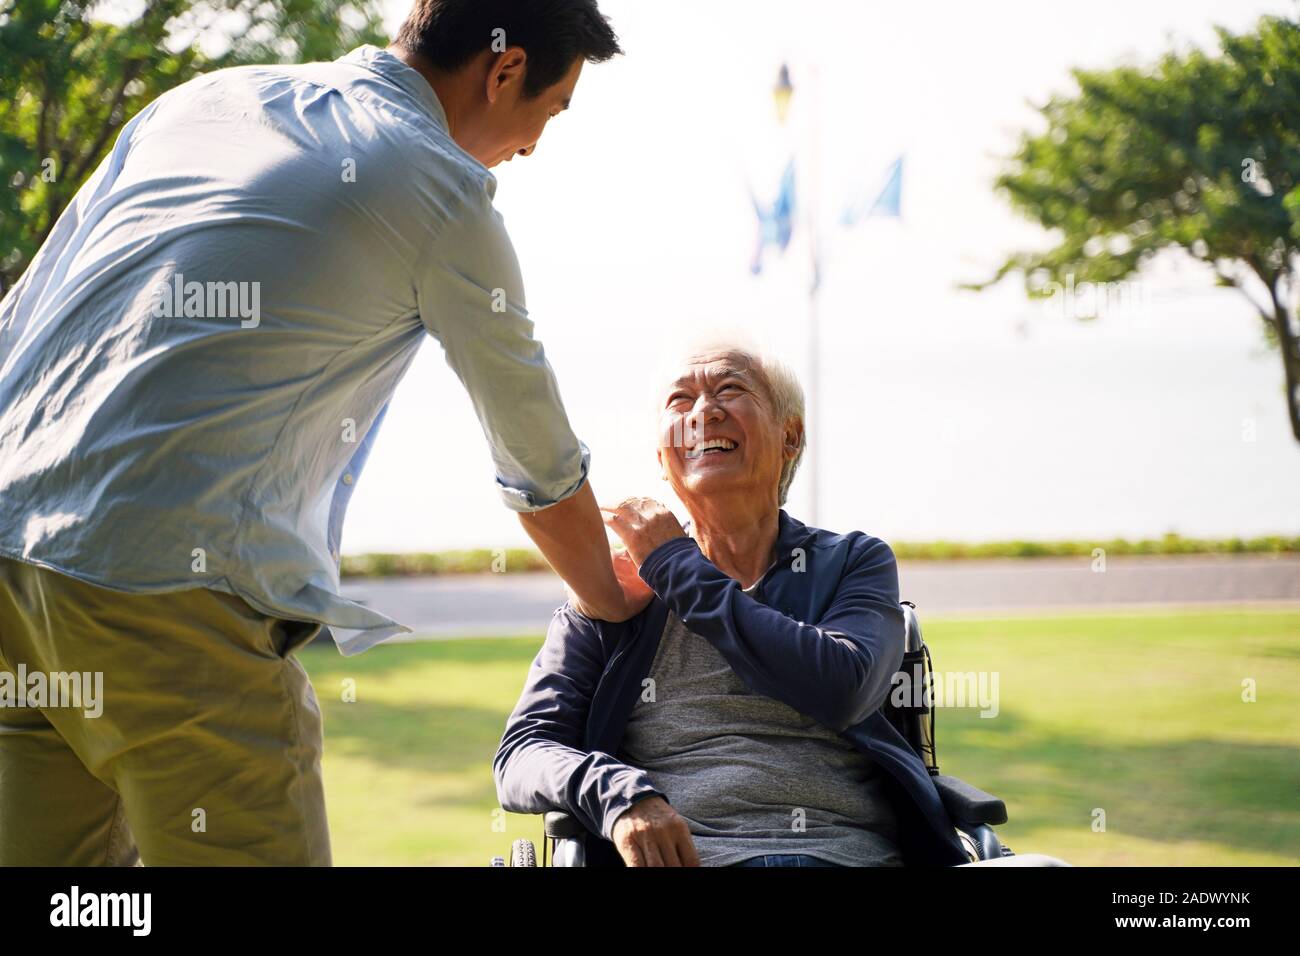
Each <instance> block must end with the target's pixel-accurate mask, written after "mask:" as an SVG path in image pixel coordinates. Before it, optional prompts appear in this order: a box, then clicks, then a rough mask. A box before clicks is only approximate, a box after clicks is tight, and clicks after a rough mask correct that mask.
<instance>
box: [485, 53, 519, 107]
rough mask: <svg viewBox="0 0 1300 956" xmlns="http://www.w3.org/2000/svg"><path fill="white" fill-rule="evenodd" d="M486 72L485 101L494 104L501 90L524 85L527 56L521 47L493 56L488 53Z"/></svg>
mask: <svg viewBox="0 0 1300 956" xmlns="http://www.w3.org/2000/svg"><path fill="white" fill-rule="evenodd" d="M488 55H489V56H490V57H491V59H489V60H488V71H487V87H486V90H485V92H486V93H487V101H488V102H489V103H496V101H497V98H498V97H500V96H501V93H502V91H503V90H505V89H506V88H507V87H509V86H511V85H512V84H518V85H519V88H520V89H522V88H523V85H524V71H525V70H526V69H527V67H528V54H527V53H526V52H525V51H524V48H523V47H521V46H512V47H509V48H508V49H505V50H502V51H501V52H500V53H496V54H493V53H491V52H490V51H489V54H488Z"/></svg>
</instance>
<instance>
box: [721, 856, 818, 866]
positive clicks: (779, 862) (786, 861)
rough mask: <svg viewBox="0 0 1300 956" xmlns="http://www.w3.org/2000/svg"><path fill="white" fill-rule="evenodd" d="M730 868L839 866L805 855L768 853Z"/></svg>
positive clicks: (734, 864)
mask: <svg viewBox="0 0 1300 956" xmlns="http://www.w3.org/2000/svg"><path fill="white" fill-rule="evenodd" d="M731 865H732V866H839V865H840V864H839V863H827V862H826V861H825V860H819V859H818V858H817V857H815V856H809V855H808V854H806V853H769V854H767V855H766V856H753V857H750V858H749V859H748V860H742V861H741V862H739V863H732V864H731Z"/></svg>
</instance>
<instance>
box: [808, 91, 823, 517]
mask: <svg viewBox="0 0 1300 956" xmlns="http://www.w3.org/2000/svg"><path fill="white" fill-rule="evenodd" d="M809 75H810V77H811V81H812V82H811V86H812V95H811V96H809V97H808V102H809V104H810V106H809V113H808V125H809V131H808V138H809V141H810V143H809V150H808V151H809V154H810V158H809V165H810V166H811V167H812V168H811V170H810V172H809V177H808V178H809V187H810V188H809V193H810V195H809V202H808V236H809V254H810V256H811V265H812V278H811V281H810V282H809V284H808V391H809V396H808V399H809V400H808V406H809V407H808V410H807V411H806V412H805V417H806V418H807V419H808V423H805V425H804V430H805V434H806V440H807V442H808V446H809V450H808V451H807V452H806V453H805V454H806V455H807V456H809V457H808V466H809V471H810V476H809V477H810V481H809V499H808V524H810V525H812V526H813V527H820V524H819V521H820V518H819V507H820V504H821V500H820V499H821V495H820V493H819V492H820V489H819V485H820V483H821V448H822V444H821V441H820V439H819V437H818V436H819V434H820V433H821V429H820V428H819V427H818V424H819V423H820V421H821V417H822V404H821V391H822V390H821V337H820V329H819V327H818V325H819V322H820V318H821V317H820V314H819V311H820V310H819V309H818V305H819V302H818V295H819V291H820V288H821V261H820V258H819V257H820V254H821V249H820V242H821V233H820V230H819V228H818V217H819V212H820V208H821V126H820V119H821V118H820V115H819V113H820V106H821V83H820V81H819V77H818V75H817V67H816V66H815V65H814V66H810V68H809ZM809 423H810V424H809Z"/></svg>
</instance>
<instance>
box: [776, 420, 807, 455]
mask: <svg viewBox="0 0 1300 956" xmlns="http://www.w3.org/2000/svg"><path fill="white" fill-rule="evenodd" d="M802 447H803V422H801V421H800V420H799V419H797V418H791V419H789V420H787V421H786V423H785V440H784V442H783V443H782V447H781V451H782V452H783V453H784V454H785V457H786V458H787V459H791V458H794V456H795V455H797V454H799V449H800V448H802Z"/></svg>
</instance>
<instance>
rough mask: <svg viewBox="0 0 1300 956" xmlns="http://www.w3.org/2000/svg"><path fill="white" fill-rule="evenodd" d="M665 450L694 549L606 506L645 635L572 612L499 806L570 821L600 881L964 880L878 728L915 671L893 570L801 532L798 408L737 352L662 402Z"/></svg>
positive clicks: (896, 748)
mask: <svg viewBox="0 0 1300 956" xmlns="http://www.w3.org/2000/svg"><path fill="white" fill-rule="evenodd" d="M662 399H663V400H662V403H661V417H660V441H659V449H658V456H659V462H660V465H661V467H662V470H663V476H664V478H665V479H666V480H667V481H668V482H669V484H670V485H671V486H672V489H673V491H674V492H675V493H676V494H677V496H678V498H679V499H680V500H681V502H682V503H683V504H684V505H685V506H686V509H687V511H689V512H690V516H691V520H690V521H689V522H688V524H689V526H690V530H689V533H688V531H687V529H686V528H684V527H683V526H682V525H681V524H680V523H679V522H678V520H677V518H676V517H675V516H674V515H673V514H672V513H671V512H670V511H668V510H667V509H666V508H665V507H664V506H663V505H661V504H659V503H658V502H656V501H652V500H650V499H646V498H636V499H630V500H628V501H625V502H624V503H623V504H621V505H619V506H618V507H617V508H610V509H605V521H606V524H607V525H608V526H609V527H610V528H612V529H613V530H614V531H615V532H617V534H618V535H619V537H620V538H621V539H622V540H623V543H624V544H625V545H626V551H625V552H623V553H622V557H621V559H620V560H618V561H616V566H618V567H619V568H620V573H621V576H622V577H623V579H624V580H625V581H627V582H632V581H634V580H640V581H641V582H642V586H643V587H646V588H649V589H650V590H652V591H653V598H652V599H651V600H650V603H649V604H648V605H647V606H646V608H645V609H644V610H643V611H641V612H640V613H639V614H637V615H636V616H634V617H633V618H631V619H630V620H628V621H625V622H623V623H619V624H612V623H609V622H605V621H596V620H592V619H590V618H588V617H586V616H584V615H582V614H580V613H578V612H577V611H575V610H574V608H573V607H572V606H571V605H568V604H566V605H565V606H564V607H561V608H560V609H559V610H557V611H556V612H555V616H554V618H553V619H552V622H551V625H550V628H549V631H548V633H547V636H546V642H545V644H544V646H543V647H542V650H541V652H540V653H539V654H538V656H537V659H536V660H535V661H534V662H533V666H532V668H531V670H530V672H529V676H528V680H527V683H526V686H525V687H524V690H523V694H522V695H521V697H520V699H519V703H518V705H517V706H516V708H515V711H514V713H513V714H512V715H511V717H510V719H509V722H508V724H507V727H506V730H505V734H504V736H503V738H502V741H501V745H500V749H499V750H498V752H497V755H496V759H495V761H494V764H493V768H494V773H495V777H496V785H497V793H498V796H499V797H500V800H501V805H502V806H503V807H504V808H505V809H506V810H510V811H516V812H528V813H535V812H541V811H544V810H548V809H557V808H562V809H566V810H568V811H569V812H570V813H572V814H574V815H575V816H576V817H577V819H578V820H580V821H581V822H582V824H583V825H584V826H585V827H586V828H587V830H588V831H589V836H588V837H587V840H586V843H587V859H588V863H589V865H619V863H623V864H626V865H629V866H661V865H666V866H678V865H686V866H693V865H699V864H702V865H706V866H727V865H758V866H765V865H801V866H808V865H814V866H827V865H840V866H897V865H902V864H904V863H907V864H932V865H959V864H963V863H965V862H966V861H967V859H968V857H967V856H966V854H965V852H964V851H963V849H962V846H961V844H960V842H959V840H958V839H957V837H956V835H955V833H954V830H953V826H952V823H951V822H950V820H949V818H948V816H947V814H946V813H945V811H944V808H943V805H942V802H941V800H940V798H939V795H938V793H937V791H936V790H935V788H934V785H933V783H932V782H931V780H930V777H929V774H928V773H927V772H926V769H925V767H924V765H923V764H922V763H921V761H920V759H919V758H918V757H917V756H916V754H915V753H914V752H913V751H912V750H911V749H910V747H909V746H908V745H907V743H906V742H905V741H904V740H903V739H902V737H900V736H899V735H898V733H897V731H896V730H895V729H894V728H893V726H892V725H891V724H890V723H889V721H888V720H887V719H886V717H885V716H884V715H883V714H882V713H881V712H880V707H881V704H882V703H883V702H884V700H885V698H886V695H887V694H888V692H889V689H890V684H891V680H892V677H893V675H894V674H895V673H896V672H897V670H898V668H899V666H900V664H901V662H902V656H903V634H904V625H903V617H902V612H901V609H900V607H899V595H898V571H897V565H896V563H895V560H894V554H893V552H892V551H891V549H890V547H889V545H888V544H886V543H885V542H884V541H881V540H880V539H879V538H875V537H872V536H871V535H868V534H864V533H862V532H860V531H851V532H848V533H846V534H835V533H833V532H830V531H824V530H821V529H819V528H811V527H808V526H806V525H804V524H802V523H800V522H799V521H797V520H795V519H794V518H792V517H790V515H788V514H787V513H786V512H785V511H784V510H782V508H781V505H783V504H784V503H785V500H786V493H787V491H788V489H789V487H790V482H791V480H792V479H793V477H794V474H795V470H796V469H797V468H798V465H799V460H800V457H801V456H802V454H803V451H804V444H805V442H804V431H803V417H804V416H803V394H802V390H801V389H800V387H799V384H798V382H797V381H796V380H795V379H794V377H793V376H792V375H791V374H790V373H789V371H788V370H787V369H786V368H785V366H784V365H782V364H781V363H779V362H775V361H773V360H771V359H770V358H769V357H764V356H763V355H761V354H754V350H750V349H744V348H738V347H730V346H727V345H722V346H718V347H715V348H708V349H705V350H704V351H700V352H697V353H695V354H693V355H691V356H690V358H689V359H688V360H687V362H686V363H685V365H684V367H683V368H682V369H681V374H680V375H679V376H678V377H677V379H676V380H675V381H674V382H672V383H671V384H670V385H669V386H668V387H667V388H666V389H665V390H664V392H663V396H662Z"/></svg>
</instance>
